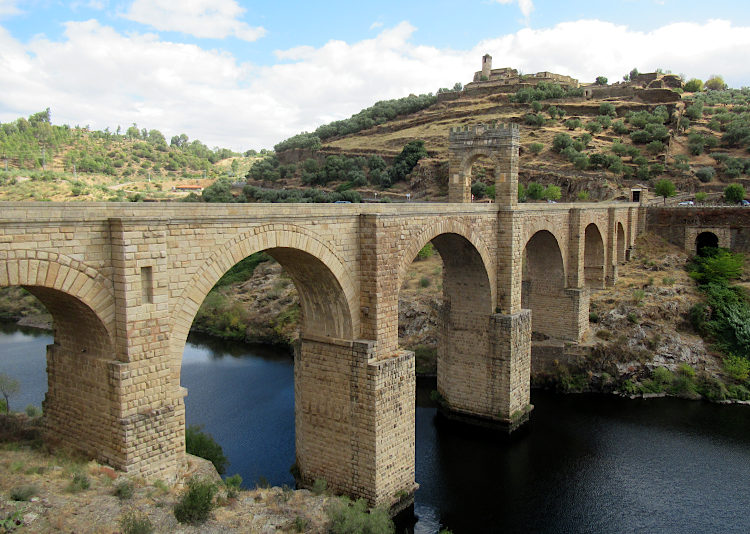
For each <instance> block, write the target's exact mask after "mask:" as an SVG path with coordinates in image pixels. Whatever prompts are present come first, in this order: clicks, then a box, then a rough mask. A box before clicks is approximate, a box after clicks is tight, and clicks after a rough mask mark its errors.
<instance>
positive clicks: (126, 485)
mask: <svg viewBox="0 0 750 534" xmlns="http://www.w3.org/2000/svg"><path fill="white" fill-rule="evenodd" d="M114 495H115V497H117V498H118V499H120V500H121V501H124V500H127V499H130V498H132V497H133V483H132V482H130V481H129V480H123V481H121V482H118V483H117V485H116V486H115V491H114Z"/></svg>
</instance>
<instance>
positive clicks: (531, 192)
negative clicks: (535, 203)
mask: <svg viewBox="0 0 750 534" xmlns="http://www.w3.org/2000/svg"><path fill="white" fill-rule="evenodd" d="M526 196H527V197H529V198H530V199H532V200H541V199H542V198H543V197H544V187H543V186H542V185H541V184H538V183H536V182H531V183H529V185H528V187H526Z"/></svg>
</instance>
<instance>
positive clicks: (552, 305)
mask: <svg viewBox="0 0 750 534" xmlns="http://www.w3.org/2000/svg"><path fill="white" fill-rule="evenodd" d="M564 292H565V267H564V264H563V258H562V253H561V252H560V246H559V245H558V243H557V239H556V238H555V236H554V235H553V234H552V233H551V232H549V231H547V230H540V231H538V232H536V233H535V234H534V235H533V236H532V237H531V239H529V241H528V243H526V247H525V249H524V254H523V279H522V282H521V307H522V308H526V309H530V310H531V330H532V336H533V337H532V339H534V340H536V341H542V340H545V339H547V338H560V339H565V338H566V334H567V330H566V327H565V324H566V322H567V320H568V318H566V317H564V316H563V315H564V314H565V307H564V306H562V303H564V302H565V300H566V297H565V294H564Z"/></svg>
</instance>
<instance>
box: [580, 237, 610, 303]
mask: <svg viewBox="0 0 750 534" xmlns="http://www.w3.org/2000/svg"><path fill="white" fill-rule="evenodd" d="M583 273H584V279H585V281H586V287H589V288H594V289H603V288H604V287H605V280H606V273H605V266H604V240H603V239H602V234H601V233H600V232H599V228H598V227H597V226H596V224H594V223H591V224H589V225H588V226H586V230H585V234H584V253H583Z"/></svg>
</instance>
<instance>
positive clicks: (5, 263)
mask: <svg viewBox="0 0 750 534" xmlns="http://www.w3.org/2000/svg"><path fill="white" fill-rule="evenodd" d="M1 286H23V287H24V288H25V289H27V290H28V291H29V292H31V293H32V294H35V296H37V298H39V300H41V301H42V303H43V304H44V305H45V306H47V309H48V310H49V312H50V314H52V315H53V317H54V318H55V323H56V325H62V324H66V323H70V326H71V327H73V329H76V330H77V329H78V328H79V325H77V324H76V322H77V319H76V314H75V313H74V312H75V311H76V310H77V311H78V312H80V313H85V314H86V316H87V318H90V319H91V320H92V321H94V322H95V323H99V324H101V327H102V328H103V331H104V332H106V336H107V338H108V339H109V342H110V343H112V334H113V332H114V320H115V301H114V296H113V292H112V289H111V283H109V282H108V281H107V280H106V279H105V278H104V277H103V276H101V274H99V272H98V271H97V270H96V269H94V268H93V267H91V266H89V265H86V264H85V263H84V262H82V261H79V260H75V259H73V258H70V257H69V256H65V255H63V254H58V253H55V252H43V251H34V250H16V251H14V252H13V257H12V258H7V259H4V260H2V266H0V287H1ZM37 294H38V295H37ZM60 333H62V329H60Z"/></svg>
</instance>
